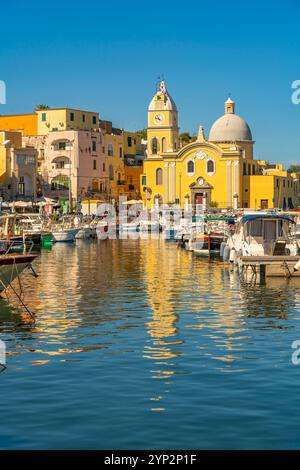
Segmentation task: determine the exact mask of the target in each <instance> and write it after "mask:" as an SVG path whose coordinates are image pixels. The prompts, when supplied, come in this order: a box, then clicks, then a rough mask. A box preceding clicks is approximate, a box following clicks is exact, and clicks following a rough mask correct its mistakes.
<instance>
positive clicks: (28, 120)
mask: <svg viewBox="0 0 300 470" xmlns="http://www.w3.org/2000/svg"><path fill="white" fill-rule="evenodd" d="M0 131H21V132H22V134H23V136H29V135H37V131H38V116H37V114H36V113H33V114H15V115H11V116H0Z"/></svg>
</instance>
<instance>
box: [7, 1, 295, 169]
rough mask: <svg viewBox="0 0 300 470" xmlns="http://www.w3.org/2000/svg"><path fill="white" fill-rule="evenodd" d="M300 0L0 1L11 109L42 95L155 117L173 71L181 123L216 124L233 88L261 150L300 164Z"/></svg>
mask: <svg viewBox="0 0 300 470" xmlns="http://www.w3.org/2000/svg"><path fill="white" fill-rule="evenodd" d="M299 18H300V2H299V1H298V0H286V1H285V2H283V1H279V0H272V1H257V0H252V1H251V2H250V1H249V2H240V1H235V0H234V1H233V0H228V1H226V2H224V1H217V0H216V1H214V2H209V1H202V0H198V1H190V0H186V1H185V2H176V1H175V0H173V1H169V0H165V1H161V2H149V3H148V2H141V1H139V2H137V1H127V2H124V1H118V0H114V1H112V2H108V1H105V2H101V1H97V2H96V1H92V0H85V1H82V2H79V1H75V0H74V1H65V0H61V1H57V0H51V2H40V1H36V0H28V1H27V2H24V1H23V0H22V1H20V0H14V1H12V2H10V3H6V4H3V3H2V5H1V29H0V39H1V48H0V80H5V82H6V86H7V104H6V105H0V113H1V114H12V113H23V112H31V111H32V109H33V108H34V106H35V105H36V104H38V103H46V104H48V105H49V106H52V107H63V106H70V107H76V108H83V109H90V110H92V111H99V113H100V116H101V117H102V118H103V119H109V120H112V121H113V123H114V125H115V126H119V127H122V128H125V129H128V130H136V129H140V128H142V127H145V126H146V111H147V106H148V103H149V101H150V99H151V97H152V95H153V93H154V91H155V83H156V81H157V77H158V76H161V75H162V74H163V75H164V77H165V79H166V81H167V86H168V89H169V92H170V93H171V95H172V97H173V98H174V100H175V101H176V103H177V107H178V109H179V124H180V127H181V131H189V132H191V133H194V132H196V131H197V128H198V126H199V125H200V124H201V125H204V127H205V129H206V133H207V134H208V132H209V129H210V127H211V125H212V124H213V122H214V121H215V120H216V119H217V118H218V117H219V116H220V115H221V114H223V112H224V111H223V110H224V100H225V99H226V97H227V95H228V93H229V92H230V93H231V95H232V98H233V99H234V100H235V101H236V112H237V113H238V114H240V115H241V116H242V117H244V118H245V119H246V120H247V122H248V123H249V125H250V127H251V130H252V134H253V137H254V139H255V140H256V145H255V157H256V158H261V159H266V160H269V161H277V162H280V161H283V162H285V164H286V165H288V164H289V163H292V162H294V163H296V162H298V163H300V132H299V129H300V126H299V124H300V105H298V106H296V105H293V104H292V102H291V93H292V90H291V83H292V82H293V81H294V80H297V79H300V53H299V48H300V28H299Z"/></svg>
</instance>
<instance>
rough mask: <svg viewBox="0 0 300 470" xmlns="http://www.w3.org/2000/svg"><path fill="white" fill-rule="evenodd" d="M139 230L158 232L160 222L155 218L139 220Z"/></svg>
mask: <svg viewBox="0 0 300 470" xmlns="http://www.w3.org/2000/svg"><path fill="white" fill-rule="evenodd" d="M139 230H140V232H155V233H157V232H159V231H160V224H159V221H156V220H141V221H140V224H139Z"/></svg>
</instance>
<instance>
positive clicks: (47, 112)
mask: <svg viewBox="0 0 300 470" xmlns="http://www.w3.org/2000/svg"><path fill="white" fill-rule="evenodd" d="M36 114H37V134H38V135H46V134H48V133H49V132H51V131H70V130H74V131H79V130H83V131H92V130H96V129H99V113H96V112H91V111H83V110H81V109H73V108H51V109H43V110H39V111H37V112H36Z"/></svg>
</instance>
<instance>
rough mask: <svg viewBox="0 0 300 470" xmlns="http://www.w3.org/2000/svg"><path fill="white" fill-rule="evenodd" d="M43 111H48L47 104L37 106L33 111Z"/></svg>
mask: <svg viewBox="0 0 300 470" xmlns="http://www.w3.org/2000/svg"><path fill="white" fill-rule="evenodd" d="M43 109H50V108H49V106H48V105H47V104H37V105H36V107H35V108H34V110H35V111H42V110H43Z"/></svg>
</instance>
